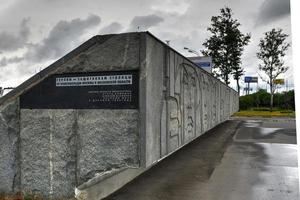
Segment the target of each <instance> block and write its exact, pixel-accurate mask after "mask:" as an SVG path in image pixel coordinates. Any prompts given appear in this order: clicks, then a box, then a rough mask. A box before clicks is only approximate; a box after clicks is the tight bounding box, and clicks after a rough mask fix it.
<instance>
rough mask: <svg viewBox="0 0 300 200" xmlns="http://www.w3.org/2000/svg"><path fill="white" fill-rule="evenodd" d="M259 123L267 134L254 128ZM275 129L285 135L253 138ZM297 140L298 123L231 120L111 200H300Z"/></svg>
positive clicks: (271, 133)
mask: <svg viewBox="0 0 300 200" xmlns="http://www.w3.org/2000/svg"><path fill="white" fill-rule="evenodd" d="M258 124H259V125H260V126H261V130H257V129H253V128H255V127H257V125H258ZM269 128H281V130H282V131H281V132H276V131H273V132H269V134H268V139H269V140H268V141H265V139H266V138H265V136H259V137H257V135H253V134H251V132H252V131H254V132H255V131H259V132H260V133H264V130H263V129H266V130H268V129H269ZM285 130H289V131H288V132H289V134H288V138H287V137H277V136H274V135H280V134H282V135H286V132H285ZM258 134H259V133H258ZM273 136H274V137H273ZM241 137H243V139H238V138H241ZM245 137H247V138H248V139H245ZM262 140H264V141H262ZM295 141H296V129H295V121H294V120H287V119H270V120H269V119H254V120H253V119H250V120H247V119H233V120H229V121H227V122H225V123H223V124H221V125H218V126H217V127H215V128H214V129H212V130H210V131H209V132H208V134H205V135H203V136H201V137H200V138H198V139H196V140H195V141H193V142H192V143H190V144H189V145H187V146H185V147H184V148H182V149H180V150H179V151H177V152H176V153H175V154H173V155H171V156H169V157H168V158H166V159H164V160H163V161H161V162H160V163H158V164H157V165H156V166H154V167H153V168H151V169H150V170H148V171H147V172H146V173H144V174H143V175H141V176H139V177H138V178H137V179H135V180H134V181H132V182H131V183H130V184H128V185H126V186H125V187H123V188H122V189H120V190H119V191H118V192H116V193H115V194H112V195H111V196H109V197H108V198H106V199H107V200H118V199H122V200H127V199H128V200H129V199H130V200H135V199H136V200H140V199H143V200H158V199H164V200H171V199H172V200H177V199H178V200H179V199H186V200H201V199H203V200H207V199H209V200H220V199H230V200H241V199H245V200H273V199H281V200H295V199H299V175H298V166H297V146H296V145H295Z"/></svg>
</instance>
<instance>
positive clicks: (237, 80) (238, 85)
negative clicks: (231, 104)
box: [236, 79, 240, 96]
mask: <svg viewBox="0 0 300 200" xmlns="http://www.w3.org/2000/svg"><path fill="white" fill-rule="evenodd" d="M236 84H237V89H238V94H239V96H240V83H239V79H236Z"/></svg>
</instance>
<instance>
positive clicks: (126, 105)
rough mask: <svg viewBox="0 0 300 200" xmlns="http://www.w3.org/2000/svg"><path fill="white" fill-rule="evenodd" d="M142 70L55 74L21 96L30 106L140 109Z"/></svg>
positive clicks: (37, 107)
mask: <svg viewBox="0 0 300 200" xmlns="http://www.w3.org/2000/svg"><path fill="white" fill-rule="evenodd" d="M138 91H139V75H138V71H117V72H93V73H72V74H59V75H52V76H50V77H48V78H46V79H45V80H43V81H42V82H41V83H39V84H37V85H36V86H34V87H33V88H31V89H30V90H28V91H27V92H26V93H24V94H22V95H21V97H20V107H21V108H29V109H137V108H138V99H139V95H138Z"/></svg>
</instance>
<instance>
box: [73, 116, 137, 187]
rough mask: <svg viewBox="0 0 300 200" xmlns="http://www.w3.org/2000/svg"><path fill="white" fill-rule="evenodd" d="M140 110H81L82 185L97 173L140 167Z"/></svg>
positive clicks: (79, 168) (79, 117)
mask: <svg viewBox="0 0 300 200" xmlns="http://www.w3.org/2000/svg"><path fill="white" fill-rule="evenodd" d="M138 120H139V116H138V111H137V110H88V111H85V110H80V111H78V135H79V137H80V149H78V151H79V153H78V164H77V167H78V170H79V171H78V176H79V180H80V182H79V185H80V184H82V183H84V182H85V181H88V180H89V179H91V178H93V177H95V176H96V174H97V173H101V172H105V171H110V170H113V169H122V168H126V167H139V155H138V148H139V146H138Z"/></svg>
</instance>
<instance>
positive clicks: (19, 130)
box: [0, 32, 238, 197]
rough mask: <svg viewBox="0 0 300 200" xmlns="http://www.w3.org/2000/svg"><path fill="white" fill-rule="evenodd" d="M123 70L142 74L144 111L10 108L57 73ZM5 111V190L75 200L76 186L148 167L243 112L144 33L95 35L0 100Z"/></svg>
mask: <svg viewBox="0 0 300 200" xmlns="http://www.w3.org/2000/svg"><path fill="white" fill-rule="evenodd" d="M120 70H138V71H139V79H140V80H139V109H136V110H118V109H114V110H104V109H97V110H85V109H83V110H74V109H68V110H59V109H52V110H51V109H33V110H29V109H21V110H20V109H19V108H17V110H14V111H13V112H10V111H9V109H7V108H8V107H7V105H9V104H11V102H14V101H17V99H18V98H20V95H21V97H22V94H23V93H25V92H26V91H28V90H30V89H31V88H32V87H34V86H35V85H37V84H39V83H40V82H41V81H43V80H44V79H45V78H47V77H49V76H51V75H53V74H64V73H75V72H76V73H82V72H102V71H120ZM40 98H43V97H40ZM0 109H1V112H2V111H4V112H2V113H4V114H2V115H1V116H3V117H2V118H3V119H2V118H1V119H0V126H1V130H0V133H1V135H0V137H1V138H3V141H6V142H7V144H5V145H3V147H1V154H0V155H1V156H2V154H3V157H4V160H3V163H1V164H0V166H1V167H2V168H4V169H5V172H3V173H2V172H0V173H2V174H0V175H1V176H3V177H5V178H7V179H0V185H5V188H3V190H5V191H4V192H7V191H17V190H14V189H9V188H19V189H20V190H21V191H23V192H25V193H26V192H34V193H37V194H41V195H42V196H45V197H70V196H73V194H74V188H75V187H78V188H82V187H83V185H88V184H87V183H90V182H93V183H94V184H96V185H97V183H96V182H97V180H99V181H102V180H103V179H101V176H102V175H103V174H105V173H106V172H111V171H113V172H117V170H124V169H125V168H139V169H138V170H137V171H138V173H139V172H141V171H145V170H146V169H148V168H150V167H151V166H153V165H154V164H155V163H157V162H158V161H159V160H161V159H162V158H164V157H166V156H168V155H170V154H171V153H173V152H175V151H177V150H178V149H180V148H181V147H183V146H184V145H186V144H188V143H189V142H191V141H192V140H194V139H196V138H197V137H198V136H200V135H202V134H204V133H205V132H206V131H207V130H209V129H211V128H213V127H214V126H216V125H217V124H219V123H221V122H223V121H225V120H227V119H228V118H229V116H230V115H231V114H232V113H233V112H235V111H237V109H238V96H237V93H236V92H235V91H234V90H232V89H230V88H229V87H227V86H226V85H224V84H223V83H221V82H220V81H218V80H216V79H215V78H214V77H212V75H210V74H208V73H206V72H205V71H204V70H202V69H200V68H198V67H197V66H196V65H195V64H194V63H192V62H191V61H189V60H188V59H187V58H185V57H184V56H182V55H180V54H179V53H178V52H176V51H175V50H174V49H171V48H170V47H169V46H167V45H166V44H164V43H163V42H162V41H160V40H158V39H157V38H155V37H154V36H153V35H151V34H150V33H148V32H141V33H125V34H116V35H104V36H95V37H93V38H92V39H90V40H88V41H87V42H86V43H84V44H82V45H81V46H80V47H78V48H77V49H75V50H74V51H72V52H71V53H69V54H68V55H66V56H64V57H63V58H61V59H59V60H58V61H57V62H55V63H54V64H52V65H51V66H49V67H47V68H45V69H44V70H43V71H41V72H39V73H38V74H37V75H35V76H33V77H32V78H30V79H29V80H28V81H26V82H24V83H23V84H22V85H20V86H19V87H17V88H16V89H15V90H13V91H12V92H10V93H9V94H7V95H5V96H4V97H2V98H0ZM11 113H14V114H11ZM6 116H11V117H12V118H13V119H14V120H12V121H9V120H8V119H10V117H8V118H6ZM8 122H9V123H10V125H9V126H7V124H8ZM7 127H10V128H7ZM18 135H20V137H19V138H18ZM10 136H13V137H10ZM15 141H17V142H15ZM18 143H19V144H20V148H18ZM18 155H20V156H18ZM16 169H20V170H19V171H18V170H16ZM126 173H127V171H126V172H125V173H122V177H123V179H122V184H125V183H126V178H127V181H130V180H131V179H132V178H134V177H133V176H134V174H135V173H128V177H126V176H125V174H126ZM138 173H137V174H138ZM20 174H21V175H20ZM118 174H119V175H120V173H118ZM137 174H136V175H137ZM114 180H116V179H114ZM111 184H113V183H111ZM122 184H114V185H116V186H118V187H120V186H121V185H122ZM6 185H9V186H8V187H7V186H6ZM12 185H13V186H12ZM17 185H19V186H20V187H19V186H17ZM96 185H95V186H93V188H94V189H95V188H97V186H96ZM99 185H101V183H99ZM3 187H4V186H3ZM6 187H7V188H6ZM116 188H117V187H114V189H113V190H115V189H116ZM8 189H9V190H8ZM113 190H112V191H113ZM86 191H88V190H86ZM109 192H110V191H108V190H106V191H103V194H109ZM103 194H98V195H100V196H101V195H103Z"/></svg>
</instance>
